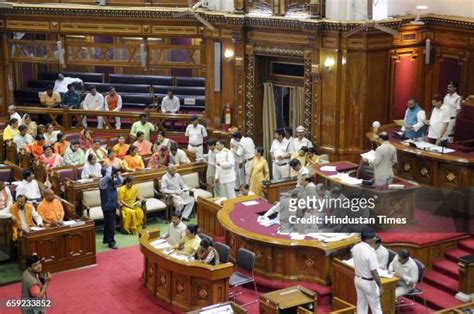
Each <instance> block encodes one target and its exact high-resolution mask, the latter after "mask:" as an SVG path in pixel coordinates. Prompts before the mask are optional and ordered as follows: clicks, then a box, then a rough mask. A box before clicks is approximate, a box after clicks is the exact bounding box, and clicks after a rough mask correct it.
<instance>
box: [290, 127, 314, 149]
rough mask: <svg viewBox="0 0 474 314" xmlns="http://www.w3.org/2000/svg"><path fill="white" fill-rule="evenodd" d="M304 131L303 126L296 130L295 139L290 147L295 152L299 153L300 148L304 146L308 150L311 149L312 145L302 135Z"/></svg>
mask: <svg viewBox="0 0 474 314" xmlns="http://www.w3.org/2000/svg"><path fill="white" fill-rule="evenodd" d="M305 133H306V130H305V128H304V127H303V126H301V125H300V126H299V127H297V128H296V138H294V139H293V142H292V145H293V149H294V151H295V152H297V151H299V150H300V149H301V147H303V146H306V147H308V148H311V147H313V143H311V141H310V140H308V139H307V138H306V137H305V136H304V135H305Z"/></svg>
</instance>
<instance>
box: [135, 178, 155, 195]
mask: <svg viewBox="0 0 474 314" xmlns="http://www.w3.org/2000/svg"><path fill="white" fill-rule="evenodd" d="M137 187H138V191H139V192H138V193H139V195H140V196H141V197H143V198H153V197H155V187H154V185H153V181H148V182H141V183H137Z"/></svg>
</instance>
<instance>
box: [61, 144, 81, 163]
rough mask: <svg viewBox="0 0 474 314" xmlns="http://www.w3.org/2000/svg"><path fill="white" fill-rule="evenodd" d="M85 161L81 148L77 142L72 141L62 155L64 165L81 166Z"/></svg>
mask: <svg viewBox="0 0 474 314" xmlns="http://www.w3.org/2000/svg"><path fill="white" fill-rule="evenodd" d="M85 161H86V154H85V153H84V151H83V150H82V148H81V145H80V144H79V141H78V140H72V141H71V144H70V145H69V147H68V148H67V149H66V152H65V153H64V164H65V165H74V166H77V165H82V164H84V162H85Z"/></svg>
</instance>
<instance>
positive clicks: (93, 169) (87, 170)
mask: <svg viewBox="0 0 474 314" xmlns="http://www.w3.org/2000/svg"><path fill="white" fill-rule="evenodd" d="M101 169H102V166H101V165H100V164H99V163H98V162H96V163H95V164H94V165H91V164H90V163H88V162H86V163H85V164H84V168H83V169H82V173H81V179H90V177H89V176H90V175H91V174H93V175H95V177H96V178H101V177H102V172H101Z"/></svg>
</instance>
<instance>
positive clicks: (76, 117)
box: [17, 106, 207, 131]
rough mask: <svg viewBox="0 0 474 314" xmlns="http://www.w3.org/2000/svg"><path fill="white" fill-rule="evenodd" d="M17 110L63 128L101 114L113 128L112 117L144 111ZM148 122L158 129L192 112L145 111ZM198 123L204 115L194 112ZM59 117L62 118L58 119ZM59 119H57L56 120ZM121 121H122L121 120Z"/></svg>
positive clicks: (132, 118) (188, 117) (133, 115)
mask: <svg viewBox="0 0 474 314" xmlns="http://www.w3.org/2000/svg"><path fill="white" fill-rule="evenodd" d="M17 111H18V112H19V113H21V114H24V113H29V114H32V115H43V116H44V115H47V116H49V118H50V119H51V123H52V124H53V125H54V126H56V127H61V128H62V129H63V130H66V131H67V130H71V129H80V128H82V119H83V118H84V117H86V116H87V117H88V118H91V117H97V116H101V117H103V118H104V127H105V128H108V129H110V130H113V129H115V128H114V127H113V126H112V125H111V124H110V122H111V121H112V120H114V119H113V118H114V117H120V118H121V119H122V120H127V121H132V122H135V121H138V120H139V119H140V115H141V114H143V113H145V112H136V111H134V112H130V111H121V112H115V111H112V112H111V111H91V110H82V109H65V108H42V107H26V106H18V107H17ZM146 113H147V115H148V117H149V120H150V122H156V123H157V126H158V127H159V128H160V129H164V126H165V123H166V122H176V121H184V122H186V123H188V122H189V121H190V120H191V117H192V116H193V115H192V114H184V113H177V114H173V113H161V112H146ZM195 115H196V116H197V117H198V118H199V120H200V123H202V124H204V125H206V124H207V122H206V120H205V119H204V115H202V114H195ZM59 118H62V120H61V119H59ZM58 120H59V121H58ZM122 123H123V122H122Z"/></svg>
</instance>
